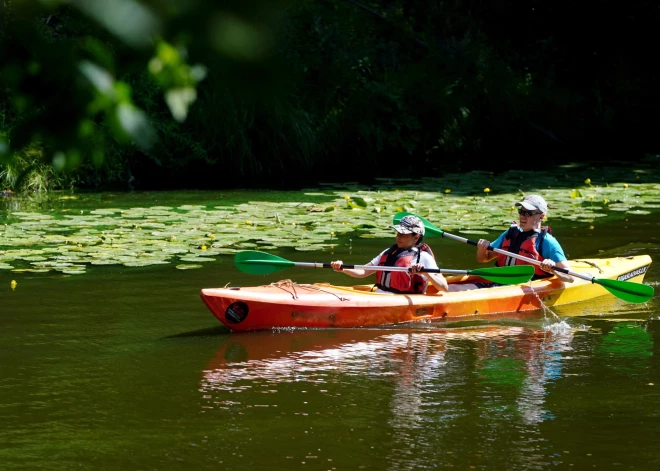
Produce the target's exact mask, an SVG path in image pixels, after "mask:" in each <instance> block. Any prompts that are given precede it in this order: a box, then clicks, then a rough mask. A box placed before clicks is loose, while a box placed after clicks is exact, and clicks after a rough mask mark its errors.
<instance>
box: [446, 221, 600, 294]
mask: <svg viewBox="0 0 660 471" xmlns="http://www.w3.org/2000/svg"><path fill="white" fill-rule="evenodd" d="M442 237H448V238H450V239H454V240H458V241H461V242H465V243H466V244H470V245H474V246H475V247H477V246H478V244H477V243H476V242H475V241H473V240H469V239H466V238H464V237H459V236H456V235H453V234H448V233H447V232H445V231H442ZM488 250H492V251H493V252H497V253H501V254H503V255H506V256H507V257H512V258H517V259H518V260H522V261H524V262H527V263H531V264H533V265H539V266H540V265H541V262H539V261H538V260H534V259H533V258H528V257H525V256H524V255H518V254H517V253H513V252H507V251H506V250H502V249H496V248H495V247H493V246H491V245H489V246H488ZM553 270H555V271H560V272H562V273H566V274H567V275H571V276H574V277H576V278H582V279H583V280H587V281H591V282H592V283H593V282H594V277H593V276H589V275H583V274H582V273H575V272H572V271H571V270H567V269H566V268H562V267H557V266H555V267H553Z"/></svg>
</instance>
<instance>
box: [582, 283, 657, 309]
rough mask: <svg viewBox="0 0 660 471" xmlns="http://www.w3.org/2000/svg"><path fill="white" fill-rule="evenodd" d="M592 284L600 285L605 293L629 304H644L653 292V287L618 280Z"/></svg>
mask: <svg viewBox="0 0 660 471" xmlns="http://www.w3.org/2000/svg"><path fill="white" fill-rule="evenodd" d="M593 282H594V283H596V284H599V285H601V286H602V287H603V288H605V289H606V290H607V291H609V292H610V293H612V294H613V295H614V296H617V297H619V298H621V299H623V300H624V301H627V302H629V303H645V302H647V301H649V300H650V299H651V298H652V297H653V294H654V292H655V290H654V289H653V286H649V285H645V284H642V283H633V282H630V281H620V280H608V279H603V280H597V279H595V278H594V280H593Z"/></svg>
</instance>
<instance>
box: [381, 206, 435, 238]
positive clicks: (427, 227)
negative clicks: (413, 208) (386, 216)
mask: <svg viewBox="0 0 660 471" xmlns="http://www.w3.org/2000/svg"><path fill="white" fill-rule="evenodd" d="M404 216H416V217H418V218H419V219H421V221H422V222H423V223H424V235H425V236H441V235H442V234H443V233H444V231H443V230H442V229H440V228H438V227H435V226H434V225H433V224H431V222H429V221H427V220H426V219H424V218H423V217H421V216H418V215H417V214H413V213H409V212H407V211H402V212H400V213H396V214H395V215H394V218H393V219H392V223H393V224H399V221H401V219H402V218H403V217H404Z"/></svg>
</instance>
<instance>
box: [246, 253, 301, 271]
mask: <svg viewBox="0 0 660 471" xmlns="http://www.w3.org/2000/svg"><path fill="white" fill-rule="evenodd" d="M234 265H236V268H238V269H239V270H240V271H242V272H244V273H249V274H251V275H267V274H268V273H275V272H277V271H280V270H284V269H285V268H289V267H293V266H295V265H296V264H295V262H291V261H289V260H286V259H284V258H281V257H278V256H277V255H271V254H269V253H266V252H259V251H258V250H243V251H241V252H238V253H237V254H236V255H234Z"/></svg>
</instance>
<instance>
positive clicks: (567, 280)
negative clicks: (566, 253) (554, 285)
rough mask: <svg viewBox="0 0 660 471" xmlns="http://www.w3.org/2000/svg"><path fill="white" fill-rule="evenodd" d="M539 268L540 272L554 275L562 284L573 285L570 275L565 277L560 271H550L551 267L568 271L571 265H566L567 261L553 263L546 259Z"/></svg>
mask: <svg viewBox="0 0 660 471" xmlns="http://www.w3.org/2000/svg"><path fill="white" fill-rule="evenodd" d="M540 267H541V270H543V271H545V272H548V273H550V274H552V275H556V276H557V278H559V279H560V280H561V281H563V282H564V283H573V281H574V280H575V279H574V278H573V277H572V276H571V275H567V274H566V273H562V272H560V271H555V270H553V269H552V268H553V267H559V268H565V269H566V270H570V269H571V264H570V263H568V262H567V261H563V262H555V261H554V260H552V259H551V258H546V259H545V260H543V261H542V262H541V265H540Z"/></svg>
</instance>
